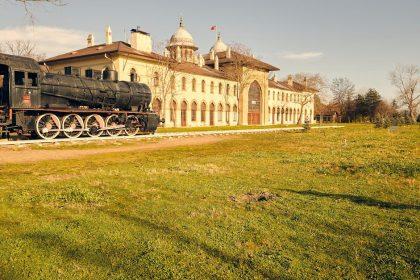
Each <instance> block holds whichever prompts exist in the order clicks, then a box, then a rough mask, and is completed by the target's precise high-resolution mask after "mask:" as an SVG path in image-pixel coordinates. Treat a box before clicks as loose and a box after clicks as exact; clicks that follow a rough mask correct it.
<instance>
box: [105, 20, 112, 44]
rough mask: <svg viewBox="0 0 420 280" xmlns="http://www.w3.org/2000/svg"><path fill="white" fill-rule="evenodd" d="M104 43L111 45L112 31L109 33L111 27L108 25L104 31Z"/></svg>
mask: <svg viewBox="0 0 420 280" xmlns="http://www.w3.org/2000/svg"><path fill="white" fill-rule="evenodd" d="M105 43H106V44H107V45H111V44H112V31H111V27H110V26H109V25H108V28H107V29H106V31H105Z"/></svg>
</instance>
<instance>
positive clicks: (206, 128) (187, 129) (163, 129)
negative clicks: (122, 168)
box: [157, 124, 337, 133]
mask: <svg viewBox="0 0 420 280" xmlns="http://www.w3.org/2000/svg"><path fill="white" fill-rule="evenodd" d="M317 125H319V124H317ZM324 125H326V124H324ZM329 125H337V124H329ZM280 127H302V125H297V124H293V125H284V124H275V125H234V126H201V127H158V129H157V133H162V132H164V133H166V132H191V131H214V130H241V129H265V128H280Z"/></svg>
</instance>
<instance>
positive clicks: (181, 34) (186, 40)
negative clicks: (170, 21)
mask: <svg viewBox="0 0 420 280" xmlns="http://www.w3.org/2000/svg"><path fill="white" fill-rule="evenodd" d="M166 49H167V50H168V51H169V52H170V53H171V57H172V58H173V59H176V60H177V61H179V62H191V63H193V62H194V55H195V52H196V51H197V50H198V48H197V46H196V45H195V43H194V39H193V37H192V36H191V34H190V33H189V32H188V31H187V29H186V28H185V25H184V19H183V18H182V17H181V18H180V20H179V27H178V30H177V31H176V32H175V33H174V34H173V35H172V37H171V39H170V40H169V44H168V46H167V47H166Z"/></svg>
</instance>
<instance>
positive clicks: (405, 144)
mask: <svg viewBox="0 0 420 280" xmlns="http://www.w3.org/2000/svg"><path fill="white" fill-rule="evenodd" d="M418 139H420V130H419V128H418V127H417V126H411V127H402V128H401V127H400V128H399V129H398V130H397V131H396V132H389V131H388V130H382V129H374V128H372V126H362V125H351V126H347V127H346V128H340V129H329V130H328V129H326V130H311V131H310V132H308V133H301V132H280V133H273V134H259V135H243V136H238V137H235V138H233V139H230V140H226V141H223V142H220V143H217V144H212V145H203V146H196V147H182V148H171V149H166V150H159V151H158V150H156V151H148V152H144V151H142V152H131V153H125V154H106V155H98V156H95V157H91V158H88V159H87V158H80V159H76V160H71V161H48V162H40V163H36V164H31V165H7V166H5V165H0V168H1V173H0V279H86V278H88V279H89V278H90V279H144V278H158V279H168V278H176V279H182V278H194V279H200V278H211V279H215V278H219V279H222V278H223V279H224V278H231V279H250V278H252V279H254V278H256V279H261V278H277V279H302V278H306V279H314V278H324V279H337V278H346V279H355V278H357V279H363V278H376V279H418V278H419V276H420V256H419V255H420V241H419V235H420V188H419V184H418V179H419V170H420V162H419V157H418V149H416V148H417V147H416V145H417V143H416V141H417V140H418ZM416 180H417V181H416ZM262 192H266V193H268V194H270V196H272V198H273V199H270V200H268V201H264V200H261V201H258V200H256V199H253V198H255V196H254V195H256V194H260V193H262Z"/></svg>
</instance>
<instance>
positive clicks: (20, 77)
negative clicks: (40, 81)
mask: <svg viewBox="0 0 420 280" xmlns="http://www.w3.org/2000/svg"><path fill="white" fill-rule="evenodd" d="M15 85H17V86H24V85H25V72H21V71H15Z"/></svg>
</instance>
